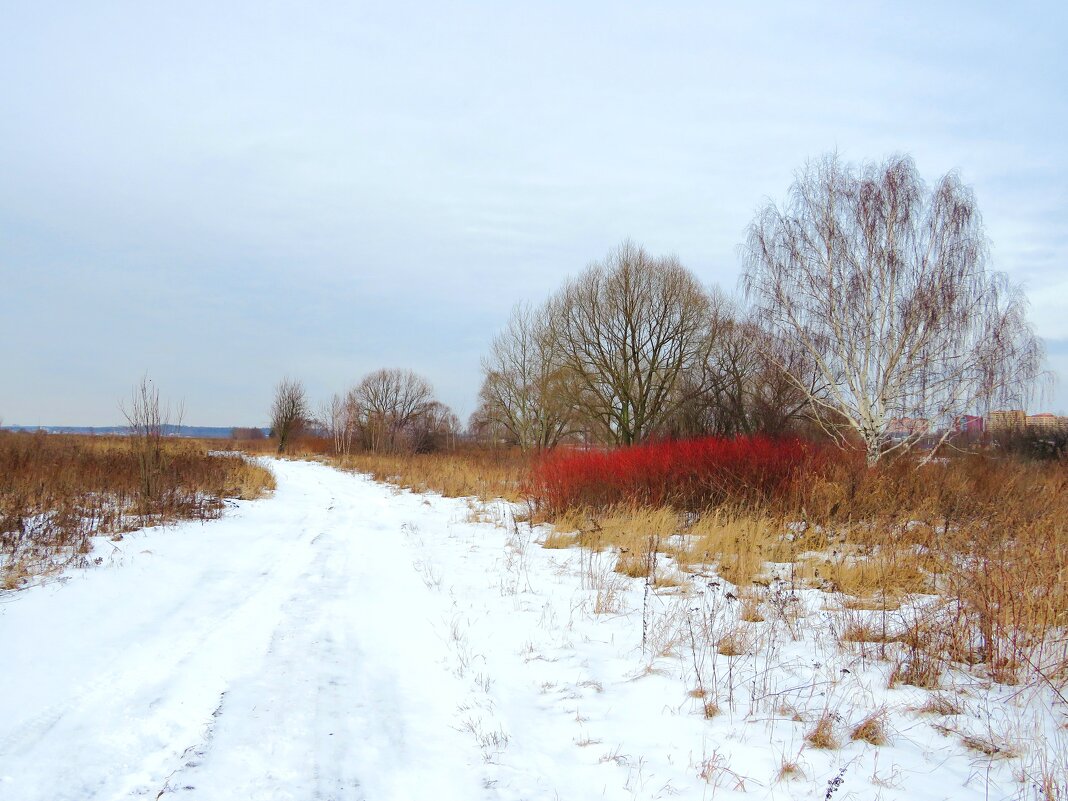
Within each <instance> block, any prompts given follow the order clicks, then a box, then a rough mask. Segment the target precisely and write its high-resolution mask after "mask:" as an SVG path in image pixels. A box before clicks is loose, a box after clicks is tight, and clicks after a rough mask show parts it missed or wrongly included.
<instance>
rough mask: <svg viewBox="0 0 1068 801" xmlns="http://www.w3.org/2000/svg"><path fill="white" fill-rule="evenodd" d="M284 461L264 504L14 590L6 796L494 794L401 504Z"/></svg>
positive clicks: (8, 621) (1, 794)
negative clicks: (459, 714)
mask: <svg viewBox="0 0 1068 801" xmlns="http://www.w3.org/2000/svg"><path fill="white" fill-rule="evenodd" d="M274 469H275V471H276V472H277V474H278V487H279V488H278V491H277V496H276V497H275V498H273V499H271V500H269V501H266V502H260V503H255V504H247V505H244V508H242V509H241V510H240V511H239V512H237V513H236V514H233V515H230V516H228V517H227V518H225V519H223V520H220V521H215V522H211V523H209V524H206V525H199V524H186V525H182V526H180V527H178V528H177V529H171V530H167V531H157V532H149V533H148V534H146V535H141V534H138V535H134V536H132V537H128V538H127V539H126V540H125V541H124V542H123V543H120V548H121V550H119V551H115V554H114V556H115V558H116V559H117V560H118V561H120V562H122V564H119V565H115V566H113V567H111V568H105V569H95V570H88V571H79V572H76V573H74V574H73V576H72V577H71V578H70V579H69V581H67V582H65V583H62V584H59V583H57V584H52V585H49V586H44V587H36V588H32V589H30V590H27V591H25V592H22V593H18V594H13V595H8V596H6V597H4V598H3V599H2V603H0V643H2V644H3V649H4V652H3V670H2V674H0V675H2V677H3V680H2V685H0V686H2V696H0V798H4V799H12V801H15V800H18V801H30V800H31V799H51V800H56V799H112V798H127V797H148V798H156V797H157V796H158V795H160V794H161V793H162V794H163V796H167V795H168V794H170V793H173V794H174V796H176V797H181V798H189V799H201V798H203V799H227V798H254V799H276V798H277V799H289V798H293V799H312V798H316V799H318V798H322V799H349V798H372V799H378V798H382V799H386V798H397V799H400V798H420V797H426V792H427V788H434V792H433V796H434V797H436V798H457V799H470V798H474V797H477V796H479V795H480V794H481V793H482V792H484V791H483V790H482V789H481V784H480V782H479V779H478V771H477V770H474V769H473V768H474V767H476V766H478V765H481V764H482V761H483V758H482V752H481V751H480V750H479V748H478V747H477V745H476V743H475V742H474V741H473V740H472V739H471V738H470V737H466V736H464V735H463V734H462V733H461V732H460V731H458V730H457V729H456V727H455V726H454V725H453V723H454V718H455V703H456V698H457V697H458V696H459V694H460V691H459V690H458V689H457V688H455V687H451V688H450V687H449V685H450V683H454V682H456V681H457V679H456V678H455V677H454V676H453V675H452V674H451V673H450V672H449V669H448V664H447V657H448V652H447V643H446V642H444V641H443V639H442V637H441V636H440V632H439V631H438V627H437V626H436V622H437V620H436V618H435V613H434V612H435V609H436V605H437V604H440V600H439V599H436V598H434V597H432V594H431V592H430V591H429V589H428V588H427V586H426V585H425V583H424V582H423V581H422V580H421V578H420V577H419V575H418V573H417V572H416V571H415V570H414V569H412V564H411V563H412V560H411V558H410V556H409V554H408V553H406V551H405V548H406V539H405V537H403V536H402V526H403V525H404V519H403V517H401V519H398V513H399V514H400V515H401V516H403V515H404V513H405V511H406V510H405V503H403V502H402V503H398V500H399V499H397V498H394V497H392V496H391V495H390V492H389V491H388V490H387V489H385V488H383V487H381V486H377V485H374V484H371V483H369V482H366V481H363V480H361V479H358V478H355V477H353V476H348V475H343V474H341V473H338V472H335V471H332V470H329V469H327V468H324V467H320V466H316V465H311V464H304V463H293V462H279V463H275V465H274ZM407 502H408V503H407V505H409V506H411V505H418V501H416V500H415V499H413V498H411V497H409V498H407ZM105 550H111V548H110V547H107V546H105ZM438 618H440V616H438ZM465 755H469V757H470V758H469V760H468V759H465ZM458 757H459V758H458Z"/></svg>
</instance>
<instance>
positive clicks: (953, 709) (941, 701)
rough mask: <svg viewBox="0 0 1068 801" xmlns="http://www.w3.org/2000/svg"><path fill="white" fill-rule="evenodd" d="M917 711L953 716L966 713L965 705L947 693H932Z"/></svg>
mask: <svg viewBox="0 0 1068 801" xmlns="http://www.w3.org/2000/svg"><path fill="white" fill-rule="evenodd" d="M916 711H917V712H919V713H920V714H921V715H938V716H940V717H952V716H954V715H960V714H963V713H964V706H963V705H962V704H961V703H960V701H958V700H957V699H955V698H953V697H952V696H949V695H946V694H945V693H931V694H930V695H928V696H927V698H926V700H925V701H924V702H923V706H920V707H917V708H916Z"/></svg>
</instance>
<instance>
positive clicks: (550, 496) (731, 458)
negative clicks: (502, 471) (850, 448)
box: [530, 436, 827, 515]
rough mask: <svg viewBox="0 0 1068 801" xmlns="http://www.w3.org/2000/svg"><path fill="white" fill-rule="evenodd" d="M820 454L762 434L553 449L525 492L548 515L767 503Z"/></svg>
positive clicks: (822, 454) (791, 487)
mask: <svg viewBox="0 0 1068 801" xmlns="http://www.w3.org/2000/svg"><path fill="white" fill-rule="evenodd" d="M826 458H827V451H826V449H824V448H821V447H819V446H816V445H814V444H812V443H808V442H805V441H803V440H800V439H797V438H788V439H776V438H771V437H763V436H749V437H735V438H732V439H727V438H722V437H706V438H702V439H692V440H678V441H666V442H655V443H647V444H644V445H637V446H634V447H629V448H619V449H616V450H586V451H578V450H571V449H558V450H556V451H554V452H552V453H550V454H548V455H546V456H545V457H543V458H542V459H541V460H540V461H539V462H538V463H537V464H536V465H535V467H534V470H533V472H532V475H531V482H530V494H531V495H532V497H533V498H534V499H535V501H536V502H537V504H538V505H539V508H540V509H541V510H542V511H544V512H545V513H547V514H549V515H555V514H559V513H560V512H563V511H564V510H566V509H569V508H579V507H585V508H591V509H604V508H607V507H610V506H619V505H633V506H673V507H675V508H678V509H683V510H687V511H701V510H704V509H708V508H710V507H715V506H720V505H724V504H741V505H747V506H760V507H767V506H772V505H776V504H778V503H780V502H782V501H783V500H785V499H786V498H788V497H790V496H791V495H792V494H794V493H795V492H796V489H797V482H798V480H799V479H800V478H801V477H802V476H803V475H805V474H811V473H812V472H813V471H815V470H818V468H819V466H820V464H821V463H822V462H823V461H824V460H825V459H826Z"/></svg>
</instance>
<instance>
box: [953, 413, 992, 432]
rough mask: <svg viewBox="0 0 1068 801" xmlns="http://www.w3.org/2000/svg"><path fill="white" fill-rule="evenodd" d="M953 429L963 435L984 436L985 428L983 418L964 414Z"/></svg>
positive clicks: (954, 423) (955, 422)
mask: <svg viewBox="0 0 1068 801" xmlns="http://www.w3.org/2000/svg"><path fill="white" fill-rule="evenodd" d="M953 427H954V428H955V429H956V430H957V431H958V432H960V433H961V434H982V433H983V430H984V428H985V426H984V421H983V418H982V417H980V416H979V415H976V414H962V415H961V416H960V417H958V418H957V419H956V420H955V421H954V422H953Z"/></svg>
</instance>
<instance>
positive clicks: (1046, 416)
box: [1027, 412, 1064, 431]
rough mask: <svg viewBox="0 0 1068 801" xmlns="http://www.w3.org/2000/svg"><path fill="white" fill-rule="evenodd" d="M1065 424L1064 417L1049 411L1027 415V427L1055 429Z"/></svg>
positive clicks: (1043, 429)
mask: <svg viewBox="0 0 1068 801" xmlns="http://www.w3.org/2000/svg"><path fill="white" fill-rule="evenodd" d="M1063 426H1064V418H1061V417H1057V415H1055V414H1050V413H1049V412H1042V413H1040V414H1029V415H1027V427H1028V428H1037V429H1039V430H1041V431H1055V430H1057V429H1059V428H1062V427H1063Z"/></svg>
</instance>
